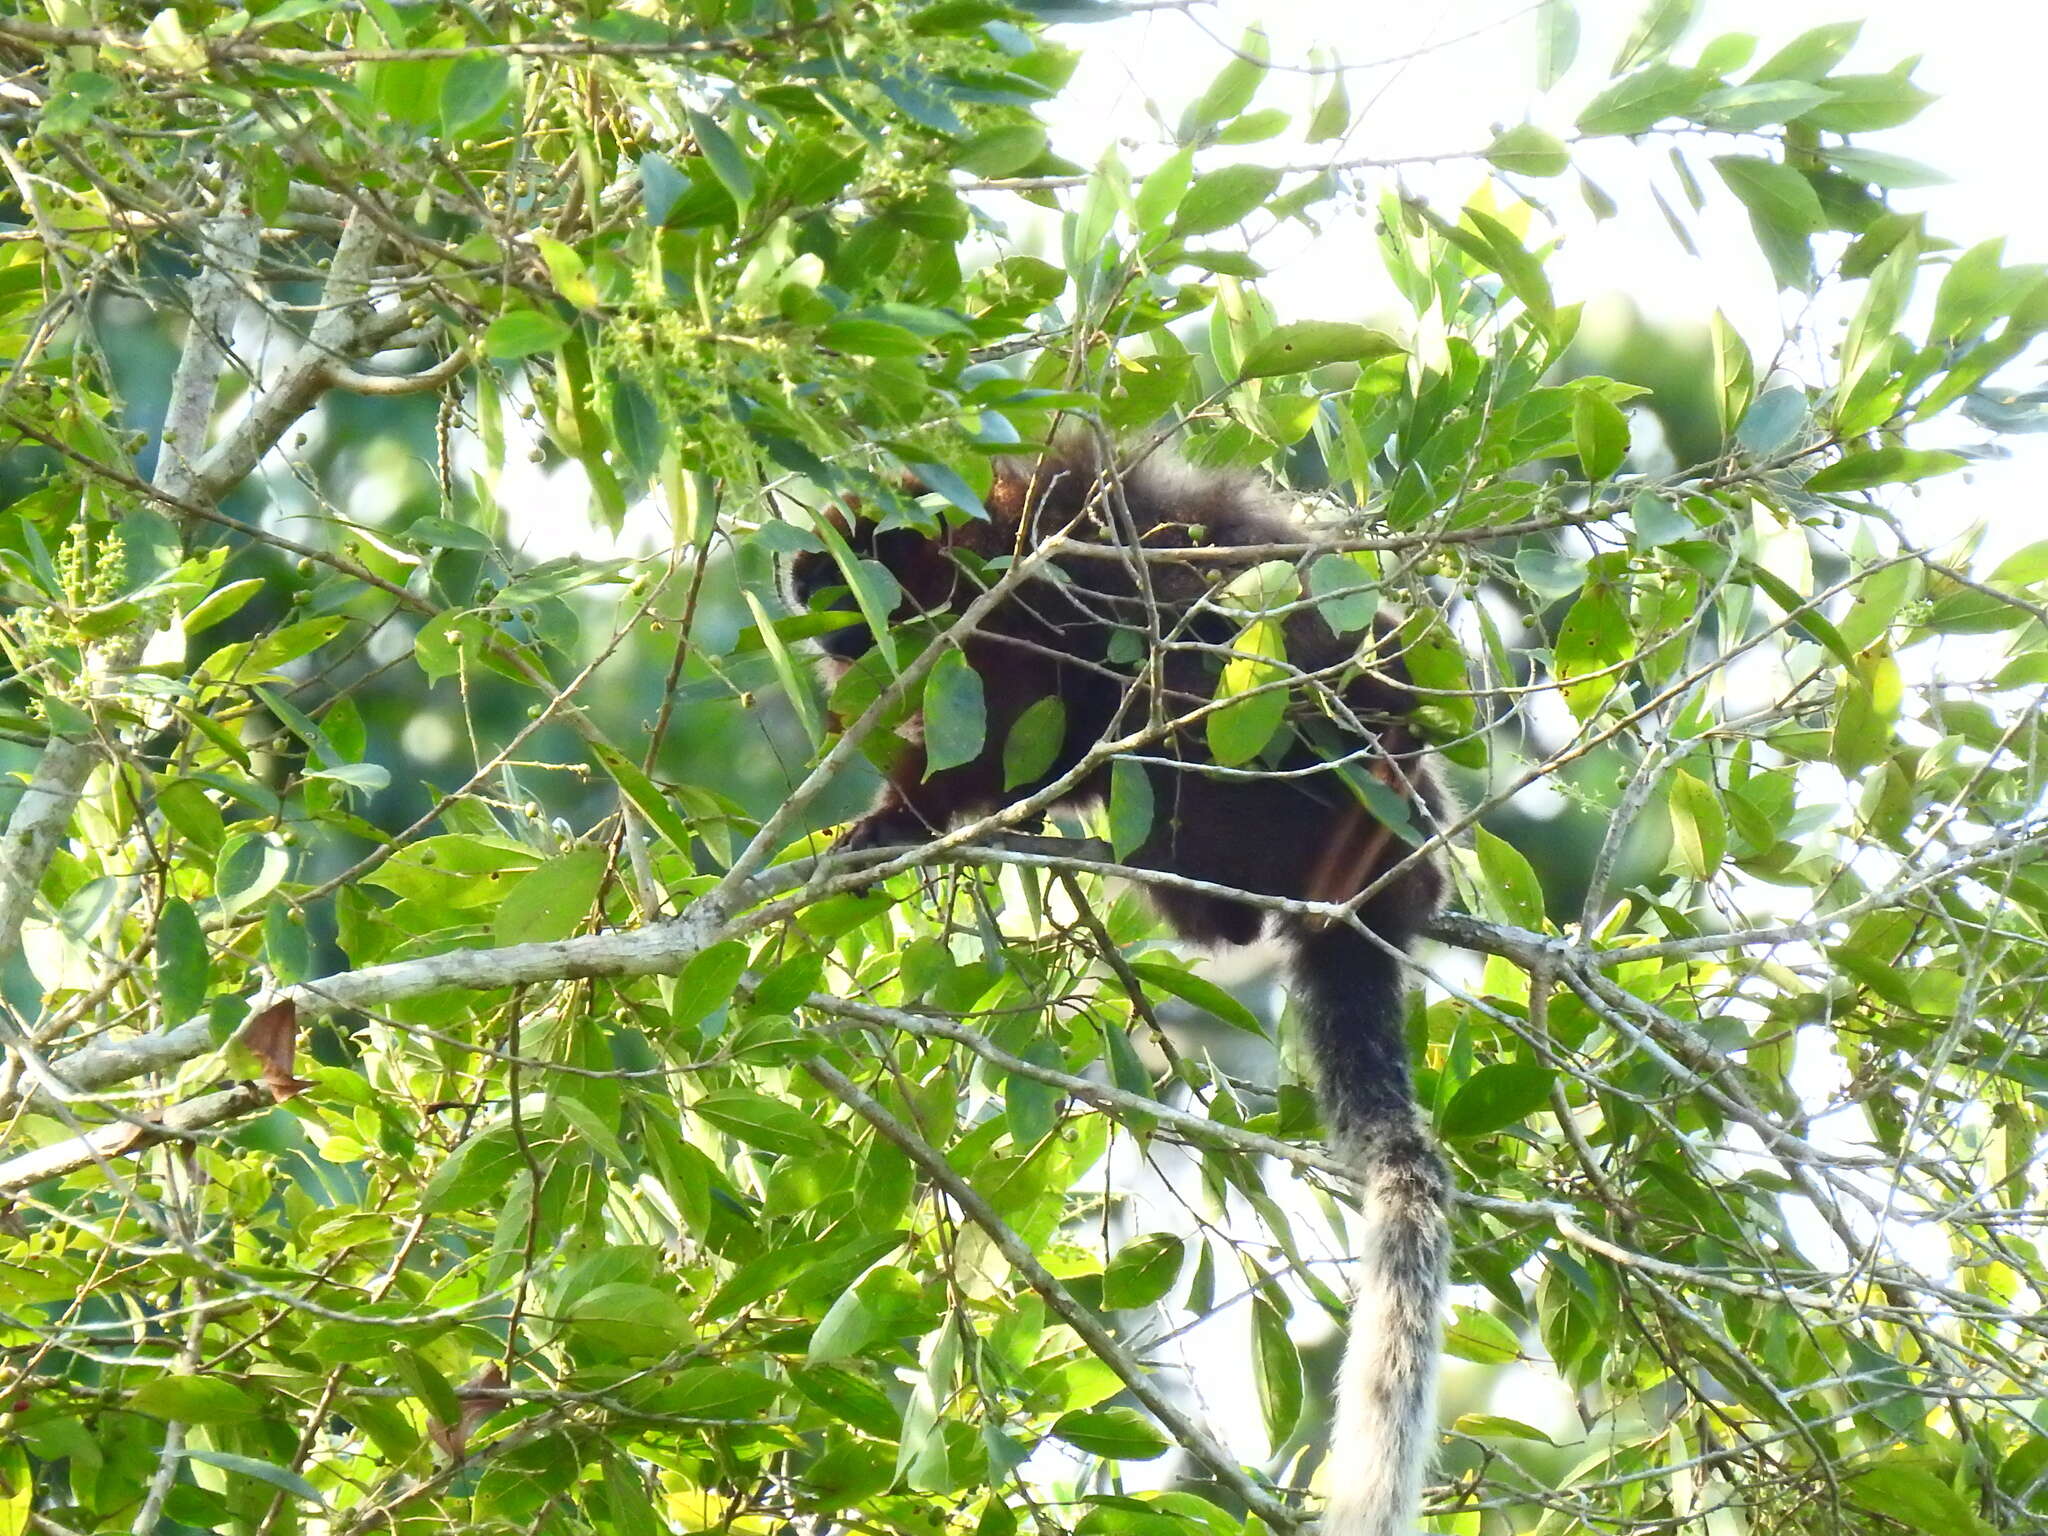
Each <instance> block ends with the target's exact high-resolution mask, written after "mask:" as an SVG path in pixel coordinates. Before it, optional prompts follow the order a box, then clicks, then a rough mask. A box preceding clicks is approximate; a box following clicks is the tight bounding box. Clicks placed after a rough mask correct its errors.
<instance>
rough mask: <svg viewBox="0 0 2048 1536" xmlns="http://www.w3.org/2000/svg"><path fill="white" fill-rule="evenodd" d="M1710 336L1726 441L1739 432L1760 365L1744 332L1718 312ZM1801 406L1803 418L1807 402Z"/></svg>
mask: <svg viewBox="0 0 2048 1536" xmlns="http://www.w3.org/2000/svg"><path fill="white" fill-rule="evenodd" d="M1709 333H1710V339H1711V340H1712V342H1713V347H1714V420H1715V422H1716V423H1717V424H1718V425H1719V427H1720V429H1721V435H1722V436H1723V437H1724V438H1725V437H1727V436H1729V435H1730V434H1731V433H1733V432H1734V431H1735V427H1736V424H1737V423H1738V422H1740V421H1741V420H1742V416H1743V412H1745V411H1747V410H1748V409H1749V402H1750V399H1751V397H1752V396H1753V395H1754V394H1755V393H1756V364H1755V363H1754V362H1753V361H1752V360H1751V359H1750V355H1749V344H1748V343H1747V342H1745V341H1744V340H1743V339H1742V334H1741V332H1739V331H1737V330H1736V329H1735V327H1734V326H1733V325H1731V324H1729V323H1728V317H1727V316H1726V315H1725V314H1723V313H1722V312H1721V311H1720V310H1718V309H1717V310H1715V311H1714V318H1713V320H1712V321H1711V322H1710V324H1709ZM1801 406H1802V410H1801V414H1802V415H1803V414H1804V401H1803V399H1802V402H1801Z"/></svg>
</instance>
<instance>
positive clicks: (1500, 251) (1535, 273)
mask: <svg viewBox="0 0 2048 1536" xmlns="http://www.w3.org/2000/svg"><path fill="white" fill-rule="evenodd" d="M1464 217H1465V220H1466V221H1467V222H1468V223H1470V224H1471V226H1472V228H1473V229H1475V230H1477V231H1478V233H1479V240H1478V242H1476V243H1475V242H1474V241H1473V240H1472V239H1471V237H1470V236H1469V235H1466V234H1465V232H1464V231H1462V230H1459V231H1456V232H1455V234H1456V235H1457V236H1458V237H1459V239H1458V244H1459V245H1460V247H1461V248H1462V249H1464V250H1465V251H1467V252H1468V253H1470V254H1472V255H1475V256H1477V257H1479V259H1480V260H1482V261H1483V262H1485V263H1486V265H1487V266H1489V267H1490V268H1491V269H1492V270H1493V271H1495V272H1497V273H1499V274H1500V277H1501V281H1502V282H1504V283H1506V284H1507V288H1508V292H1509V293H1511V294H1513V295H1514V296H1515V297H1516V298H1518V299H1520V300H1521V301H1522V307H1523V308H1525V309H1527V310H1528V311H1529V313H1530V314H1531V315H1532V316H1533V317H1534V318H1535V320H1536V323H1537V324H1538V325H1540V326H1542V327H1543V328H1544V329H1545V330H1546V331H1547V330H1549V329H1550V328H1551V326H1552V324H1553V323H1554V321H1555V318H1556V309H1557V305H1556V301H1555V300H1554V299H1553V298H1552V297H1551V292H1550V279H1549V277H1548V276H1546V275H1545V273H1544V271H1543V263H1542V262H1540V261H1538V260H1537V259H1536V257H1535V256H1534V255H1532V254H1531V253H1530V252H1529V250H1528V249H1527V248H1526V247H1525V246H1524V245H1523V244H1522V242H1521V240H1520V239H1519V238H1518V237H1517V236H1516V235H1515V233H1514V231H1513V230H1511V229H1509V228H1508V227H1507V226H1506V225H1505V224H1503V223H1501V221H1500V220H1499V219H1496V218H1494V217H1493V216H1492V215H1491V214H1488V213H1482V212H1480V211H1479V210H1478V209H1476V208H1467V209H1466V210H1465V213H1464Z"/></svg>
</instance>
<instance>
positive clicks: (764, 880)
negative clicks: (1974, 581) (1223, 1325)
mask: <svg viewBox="0 0 2048 1536" xmlns="http://www.w3.org/2000/svg"><path fill="white" fill-rule="evenodd" d="M901 852H902V850H890V849H876V850H872V852H870V853H869V854H868V855H867V856H866V858H865V859H864V860H863V861H861V863H856V862H854V861H852V860H849V859H846V858H843V857H839V856H833V855H827V856H824V857H822V858H814V859H793V860H790V861H789V862H788V863H784V864H777V865H775V866H773V867H772V868H770V869H768V870H766V871H764V872H763V873H762V874H760V875H758V876H756V877H755V878H754V879H753V880H750V881H747V882H745V883H744V884H743V885H741V886H739V887H737V888H736V889H735V890H733V891H732V892H731V893H730V896H729V897H726V898H721V899H716V900H714V899H713V896H707V897H705V898H703V899H701V900H699V901H697V902H695V903H693V904H692V905H691V906H690V907H689V908H688V909H687V910H686V911H685V912H684V913H682V915H681V916H679V917H677V918H676V919H675V920H674V921H672V922H666V923H656V924H654V925H652V926H650V927H645V928H636V929H627V930H622V931H619V932H615V933H599V934H590V935H587V936H583V937H579V938H573V939H557V940H553V941H551V942H548V943H541V944H514V945H510V946H508V947H506V948H502V949H454V950H448V951H446V952H445V953H442V954H438V955H426V956H423V957H421V958H419V959H416V960H398V961H393V962H392V963H390V964H389V965H375V966H368V967H365V968H364V969H362V970H359V971H344V972H340V973H338V974H336V975H333V976H326V977H322V978H321V979H320V980H318V981H308V982H302V983H300V984H298V985H296V986H291V987H286V988H283V989H281V990H279V991H277V992H271V993H264V994H261V995H259V996H257V997H255V998H253V999H251V1001H250V1005H249V1007H250V1012H251V1014H252V1015H253V1014H255V1013H259V1012H261V1011H262V1010H263V1009H265V1008H267V1007H270V1006H271V1005H272V1004H275V1003H279V1002H289V1003H291V1004H292V1005H293V1006H294V1007H295V1008H296V1009H297V1010H298V1012H299V1015H300V1017H301V1018H312V1017H319V1016H324V1015H326V1014H330V1013H335V1012H339V1011H341V1010H344V1009H351V1008H363V1009H372V1008H379V1007H383V1006H384V1005H386V1004H389V1003H394V1002H400V1001H402V1000H404V999H406V998H410V997H419V996H421V995H423V994H425V993H428V992H435V991H439V990H441V989H443V988H446V987H460V988H467V989H470V990H474V991H489V990H493V989H497V988H503V987H513V986H532V985H542V984H546V983H549V982H557V981H572V980H578V979H582V978H588V977H600V976H615V977H625V976H655V975H668V974H672V973H673V972H675V971H677V970H679V969H680V968H681V967H682V966H684V965H685V964H687V963H688V962H689V960H690V959H691V958H692V957H693V956H695V955H696V954H697V953H698V952H699V951H700V950H702V949H703V948H705V946H707V945H709V944H713V943H716V942H718V941H719V940H720V939H723V938H728V937H732V936H735V935H737V934H740V933H744V932H750V931H752V930H753V929H754V928H755V927H757V926H759V925H760V923H762V922H765V921H768V920H769V919H770V917H772V916H774V915H776V914H775V912H774V911H773V909H771V910H770V911H768V912H751V913H750V912H749V910H748V909H749V908H751V907H753V905H754V904H755V903H757V902H762V901H766V900H768V899H769V898H771V897H773V896H775V895H777V894H779V893H781V892H785V891H790V890H794V889H797V888H799V887H801V888H803V890H804V892H805V897H804V899H809V898H811V897H815V896H818V895H823V894H829V893H830V892H831V891H833V890H836V889H839V888H841V887H842V886H845V885H848V884H852V883H857V882H858V881H860V879H861V878H862V875H861V873H860V871H861V868H862V864H863V863H868V862H873V861H875V860H882V861H891V860H893V859H894V858H895V857H897V856H898V855H899V854H900V853H901ZM946 856H947V858H948V860H949V861H950V862H962V863H967V862H976V861H983V860H992V861H998V862H1010V861H1015V862H1024V863H1032V864H1056V865H1058V866H1060V867H1063V868H1072V869H1080V870H1084V871H1090V870H1101V871H1103V872H1105V873H1110V874H1120V875H1123V876H1125V877H1127V878H1132V879H1138V880H1150V879H1158V880H1160V881H1162V882H1166V883H1174V884H1180V883H1185V882H1182V881H1181V880H1180V878H1179V877H1177V876H1171V875H1154V874H1153V873H1152V872H1150V871H1145V870H1127V869H1124V868H1123V867H1122V866H1120V865H1117V864H1114V863H1112V862H1109V859H1110V854H1109V849H1108V848H1107V847H1106V846H1105V845H1103V844H1101V843H1099V842H1095V841H1092V840H1089V839H1068V838H1047V837H1024V836H1009V837H1005V838H1003V839H1002V840H1001V841H1000V842H999V843H996V844H994V845H993V846H979V845H976V846H968V847H963V848H954V849H949V850H948V851H947V855H946ZM715 895H716V893H714V896H715ZM1292 905H1301V904H1300V903H1295V904H1292ZM1315 906H1316V908H1317V909H1318V910H1328V911H1332V912H1334V911H1336V910H1337V909H1334V908H1325V907H1324V906H1323V904H1321V903H1317V904H1315ZM742 914H745V915H744V916H743V915H742ZM1425 931H1426V932H1428V933H1429V934H1430V935H1431V936H1433V937H1435V938H1438V939H1440V940H1442V941H1443V942H1445V943H1447V944H1454V945H1458V946H1460V947H1463V948H1468V949H1476V950H1480V951H1482V952H1484V953H1487V954H1497V955H1503V956H1505V957H1507V958H1509V959H1511V960H1514V961H1515V962H1516V963H1518V964H1525V965H1526V964H1535V963H1538V962H1546V963H1555V961H1556V959H1557V957H1558V956H1560V955H1561V954H1562V953H1563V945H1562V944H1561V943H1560V941H1557V940H1554V939H1546V938H1545V937H1544V936H1543V935H1541V934H1535V933H1529V932H1526V931H1525V930H1522V929H1518V928H1508V927H1504V926H1501V925H1498V924H1493V923H1484V922H1481V921H1479V920H1478V919H1477V918H1470V917H1464V916H1460V915H1457V914H1452V915H1449V916H1445V917H1439V918H1437V919H1435V920H1434V921H1433V922H1432V923H1431V924H1430V925H1429V927H1428V928H1427V929H1426V930H1425ZM849 1016H850V1017H858V1016H859V1015H855V1014H850V1015H849ZM214 1044H215V1041H214V1038H213V1034H212V1030H211V1028H210V1025H209V1023H208V1020H207V1018H205V1017H203V1016H202V1017H200V1018H195V1019H192V1020H189V1021H187V1022H185V1023H183V1024H179V1025H177V1026H175V1027H174V1028H171V1029H167V1030H160V1031H157V1032H155V1033H152V1034H146V1035H138V1036H136V1037H134V1038H132V1039H128V1040H119V1041H112V1042H109V1043H106V1044H102V1045H94V1046H88V1047H87V1048H86V1049H84V1050H82V1051H78V1052H76V1053H74V1054H73V1055H71V1056H68V1057H66V1058H65V1059H64V1060H63V1061H61V1062H59V1063H57V1064H56V1065H55V1067H54V1069H53V1070H54V1073H55V1075H56V1076H57V1077H58V1078H59V1079H60V1080H61V1081H62V1083H63V1084H64V1085H65V1087H66V1088H68V1089H69V1090H70V1091H71V1092H72V1093H74V1094H91V1093H95V1092H98V1091H100V1090H103V1089H106V1088H111V1087H113V1086H115V1085H116V1084H119V1083H124V1082H127V1081H128V1080H129V1079H131V1078H135V1077H139V1076H141V1075H142V1074H143V1073H145V1072H160V1071H169V1070H172V1069H174V1068H176V1067H178V1066H180V1065H182V1064H183V1063H185V1062H187V1061H191V1060H193V1059H194V1058H195V1057H198V1056H201V1055H203V1054H205V1052H207V1051H208V1050H210V1049H212V1047H213V1045H214ZM1203 1123H1204V1124H1206V1123H1207V1122H1203ZM1254 1150H1261V1149H1254Z"/></svg>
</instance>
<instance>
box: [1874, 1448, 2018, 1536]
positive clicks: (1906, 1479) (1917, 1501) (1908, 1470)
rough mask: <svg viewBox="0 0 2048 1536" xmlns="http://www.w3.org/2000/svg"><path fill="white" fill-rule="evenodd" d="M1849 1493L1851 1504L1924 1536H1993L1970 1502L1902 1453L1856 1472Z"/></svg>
mask: <svg viewBox="0 0 2048 1536" xmlns="http://www.w3.org/2000/svg"><path fill="white" fill-rule="evenodd" d="M1845 1491H1846V1492H1847V1494H1848V1497H1849V1499H1850V1501H1851V1502H1852V1503H1854V1504H1857V1505H1859V1506H1860V1507H1862V1508H1864V1509H1867V1510H1869V1511H1871V1512H1872V1513H1873V1514H1876V1515H1878V1516H1880V1517H1881V1518H1882V1520H1883V1522H1884V1523H1885V1524H1887V1525H1893V1526H1903V1527H1905V1528H1906V1529H1907V1530H1910V1531H1920V1532H1923V1533H1925V1536H1990V1531H1991V1527H1990V1526H1988V1525H1986V1524H1985V1523H1984V1521H1983V1519H1982V1518H1981V1517H1980V1516H1979V1515H1978V1514H1977V1511H1976V1510H1975V1509H1974V1508H1972V1507H1971V1504H1970V1501H1969V1500H1967V1499H1965V1498H1964V1497H1963V1496H1962V1495H1961V1494H1959V1493H1957V1492H1956V1491H1955V1489H1954V1488H1952V1487H1951V1486H1949V1484H1948V1483H1947V1482H1946V1481H1944V1480H1943V1479H1942V1478H1941V1477H1938V1476H1937V1475H1936V1474H1935V1472H1934V1471H1933V1470H1932V1468H1931V1467H1930V1466H1927V1465H1923V1464H1920V1463H1918V1462H1916V1461H1914V1460H1912V1459H1910V1458H1909V1457H1908V1456H1907V1455H1905V1454H1902V1453H1894V1456H1893V1457H1892V1458H1891V1459H1889V1460H1886V1461H1884V1462H1881V1463H1879V1464H1878V1465H1876V1466H1874V1467H1871V1468H1869V1469H1868V1470H1867V1471H1864V1472H1861V1473H1859V1474H1857V1475H1856V1476H1855V1477H1854V1478H1852V1479H1850V1480H1849V1482H1848V1484H1847V1487H1846V1490H1845Z"/></svg>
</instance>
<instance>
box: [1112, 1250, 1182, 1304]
mask: <svg viewBox="0 0 2048 1536" xmlns="http://www.w3.org/2000/svg"><path fill="white" fill-rule="evenodd" d="M1186 1255H1187V1247H1186V1245H1185V1244H1184V1243H1182V1242H1181V1240H1180V1239H1179V1238H1177V1237H1175V1236H1174V1235H1173V1234H1172V1233H1171V1232H1150V1233H1147V1234H1146V1235H1145V1236H1143V1237H1138V1238H1133V1239H1132V1240H1131V1241H1130V1242H1128V1243H1125V1244H1124V1245H1123V1247H1121V1248H1119V1249H1118V1250H1117V1252H1116V1257H1115V1258H1113V1259H1111V1260H1110V1261H1109V1265H1108V1267H1107V1268H1106V1269H1104V1270H1103V1272H1102V1304H1103V1306H1105V1307H1107V1308H1109V1309H1110V1310H1111V1311H1116V1312H1127V1311H1134V1310H1136V1309H1137V1308H1139V1307H1149V1306H1151V1305H1152V1303H1154V1302H1155V1301H1157V1300H1159V1298H1160V1297H1162V1296H1164V1295H1165V1294H1166V1293H1167V1292H1168V1291H1170V1290H1172V1289H1173V1282H1174V1281H1176V1280H1178V1279H1179V1278H1180V1271H1181V1264H1182V1262H1183V1260H1184V1259H1185V1258H1186Z"/></svg>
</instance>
